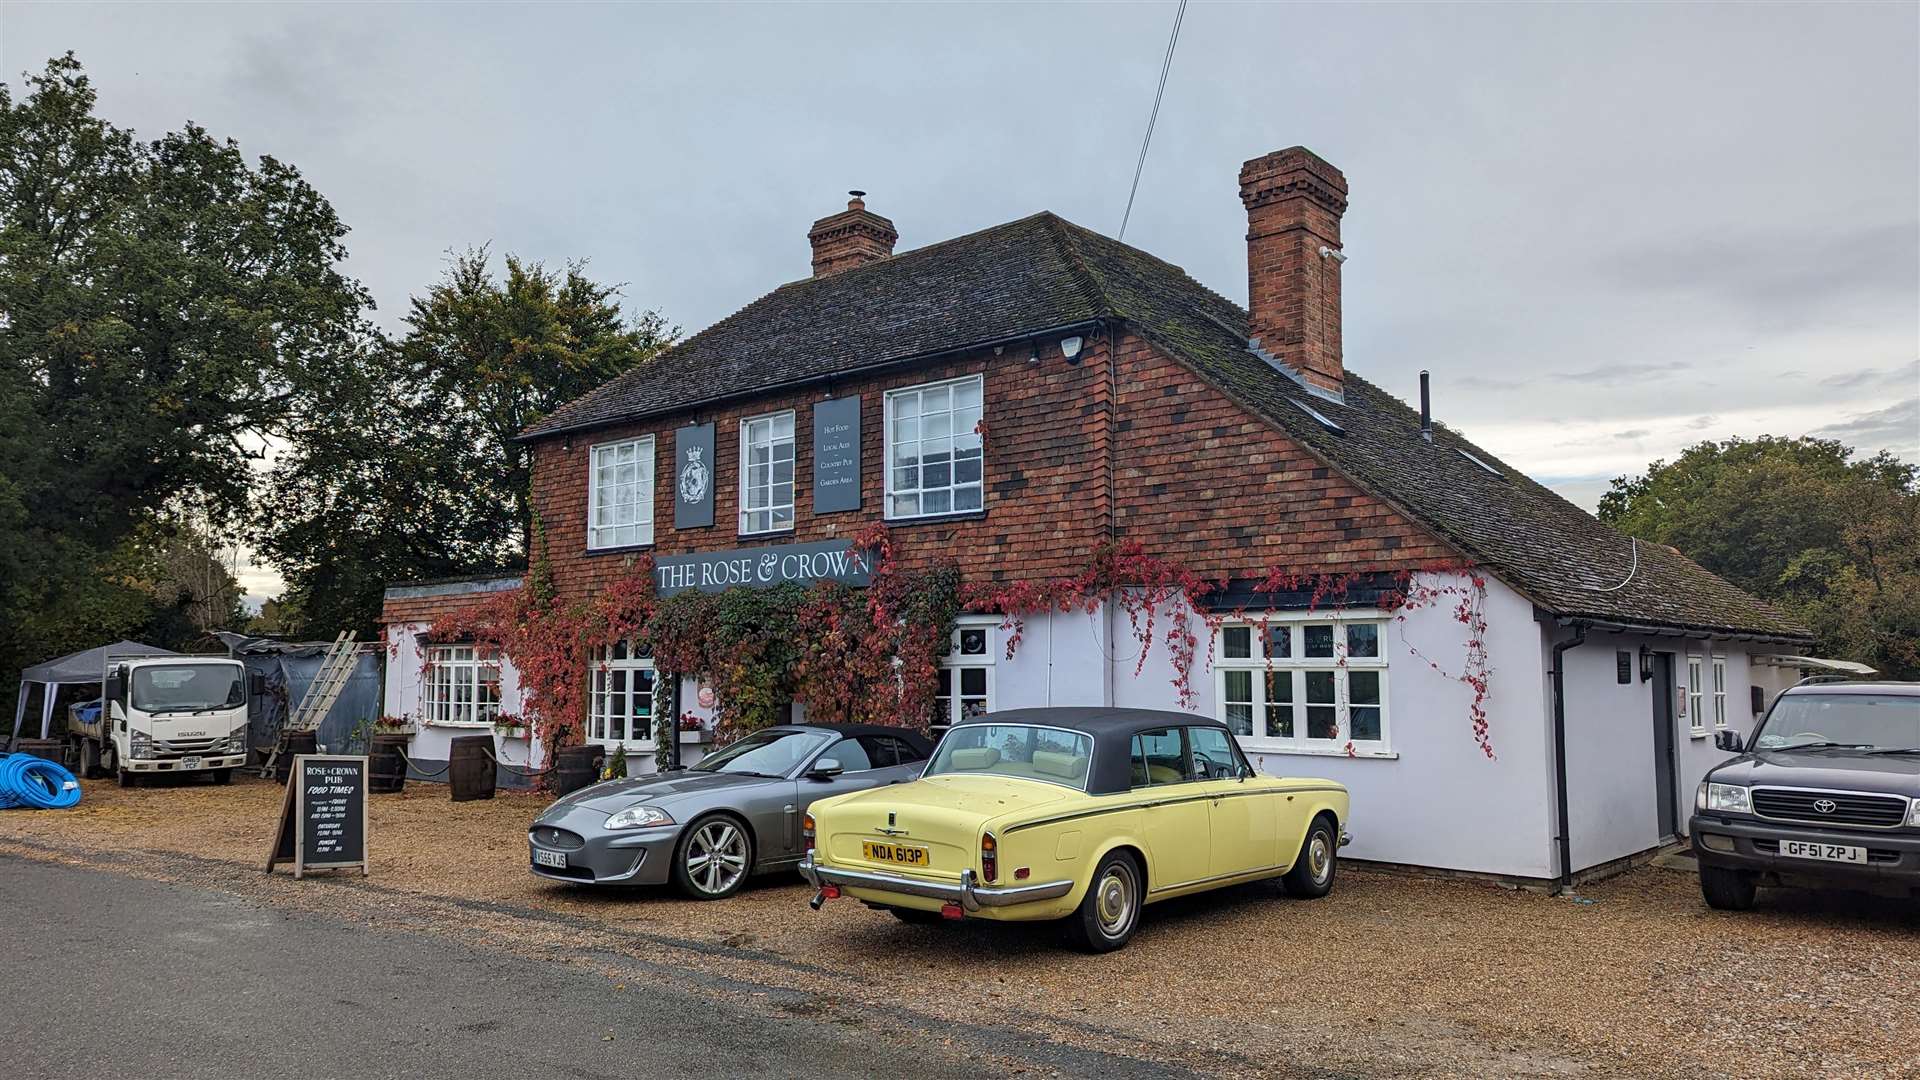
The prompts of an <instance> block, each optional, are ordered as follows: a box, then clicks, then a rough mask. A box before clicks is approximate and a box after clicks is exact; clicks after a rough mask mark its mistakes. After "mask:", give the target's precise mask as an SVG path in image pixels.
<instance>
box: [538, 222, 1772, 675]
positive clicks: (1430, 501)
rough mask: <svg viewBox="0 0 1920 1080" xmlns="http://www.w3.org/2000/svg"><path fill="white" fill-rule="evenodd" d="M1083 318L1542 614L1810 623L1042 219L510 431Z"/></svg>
mask: <svg viewBox="0 0 1920 1080" xmlns="http://www.w3.org/2000/svg"><path fill="white" fill-rule="evenodd" d="M1097 319H1118V320H1121V321H1124V322H1125V323H1127V324H1128V325H1129V326H1131V327H1132V328H1133V329H1134V330H1135V331H1136V332H1137V333H1139V334H1141V335H1142V336H1143V337H1145V338H1147V339H1148V340H1149V341H1151V342H1153V343H1154V344H1155V345H1157V346H1159V347H1160V348H1161V349H1163V350H1165V351H1166V352H1167V353H1168V354H1170V355H1171V356H1173V357H1174V358H1175V359H1177V360H1180V361H1181V362H1183V363H1185V364H1187V365H1188V366H1190V367H1192V368H1193V369H1194V371H1195V372H1196V373H1197V374H1199V375H1200V376H1201V377H1202V378H1205V379H1207V380H1208V381H1209V382H1211V383H1213V384H1214V385H1215V386H1217V387H1218V388H1219V389H1220V390H1221V391H1223V392H1224V393H1226V394H1227V395H1229V396H1230V397H1232V398H1234V399H1235V400H1237V401H1238V402H1240V404H1241V405H1243V406H1245V407H1246V408H1248V409H1249V410H1251V411H1253V412H1255V413H1256V414H1258V415H1260V416H1262V417H1264V418H1265V419H1266V420H1267V421H1268V422H1270V423H1272V424H1274V425H1275V426H1276V427H1278V428H1280V429H1281V430H1283V431H1284V432H1286V434H1287V435H1289V436H1290V437H1291V438H1293V439H1295V440H1297V441H1298V442H1300V443H1301V444H1303V445H1305V446H1306V447H1307V448H1308V449H1310V450H1311V451H1313V452H1314V453H1316V454H1318V455H1319V456H1320V457H1322V458H1324V459H1325V460H1326V461H1327V462H1328V463H1329V464H1330V465H1332V466H1333V467H1335V468H1336V469H1338V470H1339V471H1340V472H1342V473H1344V474H1345V475H1346V476H1347V477H1348V478H1350V479H1351V480H1353V481H1354V482H1355V483H1357V484H1359V485H1360V486H1362V487H1363V488H1366V489H1367V490H1369V491H1371V492H1372V493H1373V494H1375V495H1376V496H1378V497H1380V498H1382V499H1385V500H1387V501H1388V502H1390V503H1392V504H1394V505H1396V506H1398V507H1399V508H1400V509H1401V510H1402V511H1404V512H1405V513H1406V514H1407V515H1408V516H1409V517H1411V518H1413V519H1414V520H1416V521H1419V522H1420V523H1422V524H1423V525H1425V526H1426V527H1428V528H1430V529H1432V530H1433V531H1434V532H1435V533H1437V534H1438V535H1440V536H1441V537H1443V538H1444V539H1446V540H1447V541H1448V542H1450V543H1451V544H1453V545H1454V546H1455V547H1457V548H1459V549H1460V550H1461V552H1462V553H1464V554H1465V555H1466V556H1468V558H1470V559H1471V560H1472V561H1473V562H1474V563H1476V564H1478V565H1481V566H1483V567H1485V568H1486V569H1488V570H1489V571H1490V572H1492V573H1493V574H1494V575H1495V576H1496V577H1498V578H1500V579H1501V580H1503V581H1505V582H1507V583H1508V584H1509V585H1512V586H1513V587H1515V588H1517V589H1519V590H1520V591H1521V592H1522V593H1524V594H1525V595H1527V596H1528V597H1529V598H1530V599H1531V600H1533V601H1534V602H1535V603H1536V604H1538V605H1539V606H1541V607H1542V608H1545V609H1547V610H1549V611H1551V612H1553V613H1555V614H1557V615H1562V616H1569V617H1581V618H1588V619H1594V620H1600V621H1609V622H1618V623H1626V624H1635V625H1649V626H1655V627H1671V628H1677V629H1690V630H1702V631H1708V632H1713V633H1720V634H1725V635H1758V636H1762V637H1777V638H1806V637H1808V636H1809V634H1808V632H1807V630H1806V629H1805V628H1804V627H1801V626H1798V625H1796V624H1794V623H1793V622H1792V621H1791V620H1790V619H1788V618H1786V617H1785V616H1783V615H1781V614H1780V613H1779V612H1778V611H1776V610H1774V609H1773V608H1771V607H1770V606H1768V605H1767V604H1765V603H1763V602H1762V601H1760V600H1759V599H1757V598H1755V597H1753V596H1751V595H1749V594H1748V593H1746V592H1745V591H1743V590H1741V589H1740V588H1738V587H1737V586H1734V585H1732V584H1731V583H1729V582H1727V581H1724V580H1722V579H1721V578H1719V577H1718V576H1716V575H1714V574H1712V573H1710V572H1709V571H1707V570H1706V569H1704V568H1702V567H1700V566H1699V565H1698V564H1696V563H1694V562H1692V561H1691V560H1689V559H1687V558H1685V557H1683V556H1681V555H1679V554H1676V553H1675V552H1673V551H1671V550H1670V549H1668V548H1665V547H1662V546H1660V545H1657V544H1649V543H1637V542H1633V541H1631V540H1629V538H1628V537H1626V536H1625V535H1623V534H1621V533H1619V532H1616V531H1615V530H1613V529H1612V528H1610V527H1608V526H1606V525H1603V524H1601V523H1600V521H1599V520H1597V519H1595V518H1594V517H1593V516H1592V515H1590V514H1588V513H1586V512H1585V511H1583V510H1581V509H1580V508H1579V507H1577V506H1574V505H1573V504H1572V503H1570V502H1568V501H1567V500H1565V499H1563V498H1561V497H1560V496H1559V495H1556V494H1554V493H1553V492H1552V491H1550V490H1548V489H1547V488H1546V487H1544V486H1542V485H1540V484H1537V483H1535V482H1534V481H1532V480H1531V479H1529V478H1527V476H1526V475H1525V474H1523V473H1521V472H1520V471H1519V470H1517V469H1514V468H1512V467H1511V466H1508V465H1506V464H1505V463H1503V462H1501V461H1500V460H1499V459H1498V458H1496V457H1495V456H1494V455H1493V454H1492V453H1490V452H1488V451H1486V450H1484V449H1482V448H1480V447H1478V446H1475V445H1473V444H1472V443H1471V442H1469V441H1467V440H1466V439H1465V438H1463V437H1461V436H1460V435H1459V434H1457V433H1455V432H1453V431H1451V430H1449V429H1447V428H1446V427H1444V426H1439V425H1436V426H1435V428H1434V437H1433V441H1432V442H1431V443H1429V442H1427V441H1426V440H1425V439H1423V438H1422V437H1421V433H1420V418H1419V415H1418V414H1417V413H1416V412H1415V411H1414V410H1413V409H1411V408H1409V407H1408V406H1407V405H1405V404H1404V403H1402V402H1401V401H1400V400H1398V399H1397V398H1394V397H1393V396H1392V395H1390V394H1387V393H1386V392H1384V391H1382V390H1381V389H1380V388H1378V387H1376V386H1374V385H1373V384H1372V383H1370V382H1367V381H1366V380H1365V379H1363V378H1361V377H1359V376H1358V375H1355V374H1354V373H1353V372H1352V371H1351V370H1348V372H1347V374H1346V385H1345V391H1344V395H1343V397H1344V400H1341V401H1334V400H1329V399H1327V398H1326V397H1323V396H1320V395H1316V394H1313V393H1310V392H1309V391H1308V390H1307V389H1306V388H1305V387H1304V386H1302V385H1301V384H1300V383H1298V382H1297V381H1295V380H1294V379H1292V378H1290V377H1289V376H1287V375H1285V374H1283V373H1281V372H1280V371H1277V370H1276V369H1275V368H1274V367H1273V366H1272V365H1270V364H1269V363H1268V362H1267V361H1266V360H1265V359H1263V358H1261V357H1259V356H1257V355H1255V354H1254V353H1252V352H1250V351H1249V350H1248V348H1247V338H1248V334H1247V313H1246V312H1245V311H1244V310H1243V309H1241V308H1240V306H1239V305H1237V304H1234V303H1233V302H1231V301H1229V300H1227V299H1226V298H1224V297H1222V296H1220V295H1219V294H1217V293H1215V292H1213V291H1211V290H1209V289H1207V288H1206V287H1205V286H1203V285H1201V284H1200V283H1199V282H1197V281H1195V280H1193V278H1191V277H1189V276H1188V275H1187V274H1186V272H1185V271H1183V270H1181V269H1180V268H1179V267H1177V266H1174V265H1172V264H1170V263H1167V262H1163V261H1162V260H1160V259H1156V258H1154V257H1153V256H1151V255H1149V254H1147V253H1146V252H1144V251H1141V250H1139V249H1138V248H1133V247H1129V246H1127V245H1125V244H1122V243H1120V242H1118V241H1116V240H1112V239H1110V238H1108V237H1105V236H1102V235H1100V234H1098V233H1095V232H1092V231H1090V230H1087V229H1083V228H1081V227H1080V226H1078V225H1074V224H1072V223H1071V222H1068V221H1065V220H1063V219H1061V218H1059V217H1057V216H1055V215H1053V214H1049V213H1042V214H1037V215H1034V216H1033V217H1028V218H1023V219H1021V220H1019V221H1014V222H1010V223H1008V224H1005V225H999V226H996V227H994V228H991V229H985V230H982V231H980V232H977V233H972V234H969V235H967V236H962V237H958V238H956V239H953V240H948V241H945V242H943V243H939V244H933V245H930V246H928V247H925V248H920V249H918V250H915V251H910V252H906V253H904V254H902V255H899V256H896V257H894V258H892V259H888V260H885V261H882V262H878V263H874V264H871V265H868V266H864V267H860V268H858V269H854V270H848V271H844V272H842V273H839V274H834V275H831V276H828V277H824V278H813V279H808V280H805V281H798V282H794V283H792V284H789V285H784V286H781V287H780V288H779V289H776V290H774V291H773V292H771V293H769V294H767V295H766V296H764V297H761V298H760V299H759V300H756V301H754V302H753V303H752V304H749V305H747V306H746V307H745V308H742V309H741V310H740V311H738V312H736V313H735V314H733V315H731V316H729V317H728V318H726V319H724V320H722V321H720V322H719V323H716V324H714V325H713V326H712V327H710V328H708V329H706V330H704V331H702V332H700V333H699V334H696V335H694V336H693V337H692V338H689V339H688V340H687V341H685V342H683V343H682V344H680V345H678V346H676V347H674V348H672V349H670V350H667V351H666V352H664V353H662V354H661V355H660V356H659V357H657V358H655V359H654V360H653V361H651V362H650V363H648V364H646V365H645V366H643V367H640V368H636V369H634V370H633V371H630V372H627V373H626V374H624V375H621V376H620V377H618V378H616V379H614V380H612V381H610V382H608V383H607V384H606V385H604V386H602V387H600V388H599V389H597V390H594V391H593V392H592V393H589V394H587V395H586V396H584V397H582V398H579V399H578V400H576V401H573V402H571V403H569V404H568V405H566V406H563V407H562V408H560V409H559V410H557V411H555V412H554V413H553V414H552V415H551V416H549V417H547V418H546V419H545V420H543V421H541V422H540V423H539V424H537V425H535V426H533V427H531V428H529V429H528V430H527V431H526V432H525V433H524V435H523V437H528V438H532V437H538V436H541V435H547V434H554V433H558V432H562V431H571V430H577V429H581V428H588V427H597V426H601V425H605V424H610V423H614V422H618V421H623V420H629V419H634V418H637V417H642V416H648V415H654V414H660V413H666V412H672V411H677V410H680V409H685V408H688V407H691V406H694V405H698V404H702V403H705V402H710V401H714V400H718V399H720V398H726V397H736V396H742V395H746V394H752V393H758V392H762V391H767V390H773V389H776V388H778V387H782V386H785V385H789V384H792V383H796V382H803V381H807V380H811V379H817V378H822V377H828V376H833V375H844V374H848V373H851V372H855V371H859V370H862V369H866V368H871V367H879V366H884V365H886V364H889V363H897V362H902V361H906V360H911V359H913V358H916V357H923V356H927V355H930V354H934V353H939V352H945V351H952V350H957V349H960V348H964V347H967V346H972V345H979V344H984V343H987V342H992V341H999V340H1004V339H1009V338H1015V337H1019V336H1022V335H1026V334H1034V333H1039V332H1041V331H1046V330H1052V329H1057V328H1064V327H1068V326H1073V325H1077V324H1080V323H1086V322H1091V321H1094V320H1097ZM1303 406H1304V408H1303ZM1307 409H1311V410H1313V411H1314V412H1317V413H1319V414H1320V415H1322V416H1324V417H1326V418H1327V419H1328V420H1331V421H1333V422H1334V423H1335V424H1337V425H1338V426H1339V428H1340V429H1341V430H1340V431H1337V432H1336V431H1333V430H1331V429H1329V428H1328V427H1326V426H1324V425H1323V424H1321V423H1320V421H1319V420H1317V419H1315V418H1314V416H1313V415H1311V414H1310V413H1309V412H1308V411H1306V410H1307ZM1463 452H1464V453H1463ZM1465 454H1472V455H1473V456H1474V457H1476V458H1478V459H1480V461H1483V462H1485V463H1486V465H1487V466H1489V467H1491V468H1492V469H1493V470H1494V471H1495V472H1497V473H1498V474H1499V475H1495V474H1494V472H1489V471H1488V469H1487V468H1483V467H1482V466H1481V465H1480V464H1478V463H1476V462H1475V461H1473V460H1472V459H1470V458H1468V457H1466V456H1465Z"/></svg>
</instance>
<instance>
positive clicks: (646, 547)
mask: <svg viewBox="0 0 1920 1080" xmlns="http://www.w3.org/2000/svg"><path fill="white" fill-rule="evenodd" d="M653 546H654V542H653V541H651V540H649V541H647V542H646V543H644V544H628V545H626V546H625V547H590V548H588V549H587V554H589V555H631V554H633V553H634V552H636V551H652V550H653Z"/></svg>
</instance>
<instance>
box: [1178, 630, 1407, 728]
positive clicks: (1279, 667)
mask: <svg viewBox="0 0 1920 1080" xmlns="http://www.w3.org/2000/svg"><path fill="white" fill-rule="evenodd" d="M1386 626H1387V619H1386V618H1385V617H1384V616H1383V615H1381V614H1380V613H1378V612H1372V611H1367V612H1352V613H1347V612H1342V613H1340V614H1339V615H1337V616H1329V615H1327V614H1326V613H1324V612H1310V613H1301V614H1293V613H1287V614H1283V615H1276V616H1273V617H1271V618H1269V619H1267V620H1266V621H1265V622H1264V624H1263V623H1260V622H1230V623H1224V624H1222V625H1221V626H1220V628H1219V629H1218V631H1217V632H1216V637H1215V641H1214V700H1215V702H1216V707H1217V710H1218V712H1217V715H1218V716H1219V718H1220V719H1221V720H1222V721H1224V722H1225V723H1226V725H1227V726H1228V727H1229V728H1231V729H1233V732H1234V734H1235V735H1236V736H1238V737H1239V739H1240V744H1241V746H1242V747H1243V748H1245V749H1247V750H1267V751H1281V752H1285V751H1296V752H1298V751H1305V752H1309V753H1344V752H1345V751H1346V746H1347V744H1348V743H1349V742H1351V743H1352V744H1353V748H1354V751H1355V752H1356V753H1370V754H1385V753H1389V752H1390V743H1389V740H1388V730H1387V729H1388V724H1387V657H1386V640H1385V639H1386Z"/></svg>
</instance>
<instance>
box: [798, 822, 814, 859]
mask: <svg viewBox="0 0 1920 1080" xmlns="http://www.w3.org/2000/svg"><path fill="white" fill-rule="evenodd" d="M800 845H801V847H802V848H803V849H804V850H806V851H812V850H813V815H812V814H807V815H806V816H804V817H802V818H801V819H800Z"/></svg>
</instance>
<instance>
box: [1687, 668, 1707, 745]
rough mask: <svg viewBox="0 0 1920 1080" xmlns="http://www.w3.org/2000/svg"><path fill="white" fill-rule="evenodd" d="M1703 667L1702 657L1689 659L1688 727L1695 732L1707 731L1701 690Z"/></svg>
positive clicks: (1705, 712)
mask: <svg viewBox="0 0 1920 1080" xmlns="http://www.w3.org/2000/svg"><path fill="white" fill-rule="evenodd" d="M1701 666H1702V661H1701V658H1700V657H1698V656H1689V657H1687V726H1689V727H1691V728H1692V729H1693V730H1694V731H1705V730H1706V727H1707V711H1706V710H1705V709H1703V708H1701V705H1703V704H1704V702H1703V700H1702V696H1701V690H1700V668H1701Z"/></svg>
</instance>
